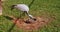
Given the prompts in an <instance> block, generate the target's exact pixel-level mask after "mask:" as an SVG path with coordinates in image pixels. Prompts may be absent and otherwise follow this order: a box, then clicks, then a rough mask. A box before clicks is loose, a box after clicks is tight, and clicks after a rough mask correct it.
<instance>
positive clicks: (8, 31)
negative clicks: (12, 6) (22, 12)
mask: <svg viewBox="0 0 60 32" xmlns="http://www.w3.org/2000/svg"><path fill="white" fill-rule="evenodd" d="M18 20H19V18H17V19H16V20H15V23H13V24H12V26H11V27H10V29H9V30H7V32H11V31H12V29H13V28H14V27H15V25H16V23H17V21H18Z"/></svg>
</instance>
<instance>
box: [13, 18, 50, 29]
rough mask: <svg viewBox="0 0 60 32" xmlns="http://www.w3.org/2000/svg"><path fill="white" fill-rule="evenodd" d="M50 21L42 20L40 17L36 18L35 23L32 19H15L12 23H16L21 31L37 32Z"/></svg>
mask: <svg viewBox="0 0 60 32" xmlns="http://www.w3.org/2000/svg"><path fill="white" fill-rule="evenodd" d="M49 21H50V19H46V18H42V17H36V21H34V20H32V19H29V21H28V19H15V18H14V20H13V23H16V26H17V27H18V28H20V29H23V30H37V29H40V28H41V27H42V26H44V25H46V24H48V22H49Z"/></svg>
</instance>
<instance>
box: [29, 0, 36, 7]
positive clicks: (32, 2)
mask: <svg viewBox="0 0 60 32" xmlns="http://www.w3.org/2000/svg"><path fill="white" fill-rule="evenodd" d="M34 1H35V0H32V2H31V3H30V4H29V8H30V7H31V5H32V4H33V3H34Z"/></svg>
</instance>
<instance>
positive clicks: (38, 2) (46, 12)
mask: <svg viewBox="0 0 60 32" xmlns="http://www.w3.org/2000/svg"><path fill="white" fill-rule="evenodd" d="M31 1H32V0H6V1H4V2H3V15H12V16H15V17H20V14H21V13H22V12H21V11H20V12H19V11H17V9H14V10H13V11H11V10H10V6H11V5H12V4H19V3H20V4H21V3H24V4H26V5H29V4H30V3H31ZM29 13H30V14H32V15H33V16H42V15H43V16H46V17H52V16H54V17H55V18H56V19H55V20H54V21H52V22H51V23H49V24H48V25H46V26H44V27H42V28H41V29H39V30H38V32H60V0H35V1H34V3H33V4H32V5H31V7H30V11H29ZM12 24H13V23H12V21H11V20H9V19H6V18H5V17H4V16H0V32H7V30H8V29H10V27H11V25H12ZM12 32H23V30H21V29H18V28H17V26H15V27H14V28H13V30H12ZM35 32H36V31H35Z"/></svg>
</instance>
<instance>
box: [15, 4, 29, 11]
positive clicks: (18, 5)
mask: <svg viewBox="0 0 60 32" xmlns="http://www.w3.org/2000/svg"><path fill="white" fill-rule="evenodd" d="M15 8H17V9H19V10H21V11H27V12H28V11H29V7H28V6H27V5H25V4H17V5H16V6H15Z"/></svg>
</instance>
